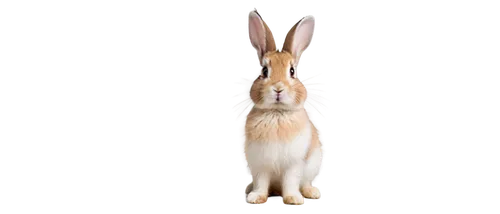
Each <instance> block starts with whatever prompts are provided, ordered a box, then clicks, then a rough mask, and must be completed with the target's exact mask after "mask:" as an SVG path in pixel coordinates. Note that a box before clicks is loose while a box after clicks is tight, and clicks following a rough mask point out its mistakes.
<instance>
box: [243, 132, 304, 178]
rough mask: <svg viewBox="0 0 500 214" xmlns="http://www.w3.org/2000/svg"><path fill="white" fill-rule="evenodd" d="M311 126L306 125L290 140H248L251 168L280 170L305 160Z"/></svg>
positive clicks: (248, 159)
mask: <svg viewBox="0 0 500 214" xmlns="http://www.w3.org/2000/svg"><path fill="white" fill-rule="evenodd" d="M311 136H312V134H311V127H310V125H306V126H305V127H304V128H303V129H302V130H301V131H300V132H299V133H298V134H297V135H296V136H295V137H294V138H293V139H292V140H290V141H285V142H284V141H279V140H277V141H272V140H271V141H266V140H260V141H259V140H257V141H252V140H247V143H246V148H245V152H246V156H247V161H248V164H249V166H250V167H251V168H259V169H262V170H271V171H274V172H278V173H279V172H280V171H282V170H283V169H286V168H287V167H288V166H290V165H292V164H296V163H299V162H302V161H304V158H305V156H306V154H307V151H308V148H309V146H310V144H311Z"/></svg>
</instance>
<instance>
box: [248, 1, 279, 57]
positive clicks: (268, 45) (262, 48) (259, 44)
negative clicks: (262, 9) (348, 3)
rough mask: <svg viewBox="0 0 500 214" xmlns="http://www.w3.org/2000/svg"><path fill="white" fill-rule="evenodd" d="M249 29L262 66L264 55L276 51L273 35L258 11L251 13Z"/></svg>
mask: <svg viewBox="0 0 500 214" xmlns="http://www.w3.org/2000/svg"><path fill="white" fill-rule="evenodd" d="M248 27H249V31H250V41H251V42H252V45H253V47H254V48H255V49H257V53H258V55H259V61H260V63H261V64H262V57H263V56H264V54H266V53H267V52H269V51H275V50H276V44H275V43H274V37H273V34H272V33H271V30H269V27H267V25H266V23H265V22H264V20H262V17H260V15H259V13H257V11H256V10H254V11H252V12H250V15H249V18H248Z"/></svg>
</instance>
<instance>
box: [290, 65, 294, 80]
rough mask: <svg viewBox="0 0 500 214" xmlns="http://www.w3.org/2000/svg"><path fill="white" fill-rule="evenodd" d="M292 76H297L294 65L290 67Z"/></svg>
mask: <svg viewBox="0 0 500 214" xmlns="http://www.w3.org/2000/svg"><path fill="white" fill-rule="evenodd" d="M290 76H291V77H292V78H295V69H294V68H293V67H291V68H290Z"/></svg>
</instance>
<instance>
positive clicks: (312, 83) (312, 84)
mask: <svg viewBox="0 0 500 214" xmlns="http://www.w3.org/2000/svg"><path fill="white" fill-rule="evenodd" d="M324 84H325V83H323V82H310V83H306V86H319V85H324Z"/></svg>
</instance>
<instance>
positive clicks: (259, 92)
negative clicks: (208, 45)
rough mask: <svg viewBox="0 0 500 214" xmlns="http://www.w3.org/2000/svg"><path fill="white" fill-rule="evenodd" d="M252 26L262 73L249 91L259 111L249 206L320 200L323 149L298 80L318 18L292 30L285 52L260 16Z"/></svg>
mask: <svg viewBox="0 0 500 214" xmlns="http://www.w3.org/2000/svg"><path fill="white" fill-rule="evenodd" d="M249 20H250V22H249V26H250V40H251V42H252V45H253V46H254V47H255V48H256V49H257V53H258V56H259V60H260V64H261V65H262V72H261V75H260V76H259V77H258V78H257V79H256V80H255V81H254V83H253V85H252V88H251V90H250V98H251V99H252V101H253V102H254V104H255V105H254V107H253V109H252V110H251V111H250V113H249V114H248V116H247V122H246V126H245V136H246V142H245V154H246V159H247V162H248V166H249V168H250V171H251V173H252V177H253V182H252V184H250V185H249V186H248V187H247V191H246V192H247V194H248V195H247V202H249V203H264V202H266V201H267V197H268V196H269V195H281V196H283V201H284V202H285V203H286V204H302V203H304V197H306V198H319V197H320V193H319V190H318V189H317V188H315V187H313V186H312V181H313V180H314V178H315V177H316V175H317V174H318V172H319V168H320V165H321V143H320V142H319V138H318V132H317V130H316V127H315V126H314V125H313V124H312V122H311V121H310V120H309V117H308V116H307V113H306V111H305V109H304V102H305V100H306V98H307V90H306V88H305V87H304V85H302V83H301V82H300V81H299V79H298V78H297V74H296V68H297V65H298V61H299V58H300V55H301V54H302V51H304V50H305V49H306V48H307V46H308V45H309V42H310V40H311V38H312V31H313V28H314V18H312V17H305V18H303V19H302V20H300V21H299V22H298V23H297V24H296V25H295V26H294V27H293V28H292V29H291V30H290V32H289V33H288V35H287V37H286V39H285V44H284V46H283V50H282V51H278V50H277V49H276V46H275V44H274V38H273V36H272V33H271V31H270V30H269V28H268V27H267V25H266V24H265V22H264V21H263V20H262V18H261V17H260V15H259V14H258V13H257V12H256V11H253V12H251V13H250V17H249Z"/></svg>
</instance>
